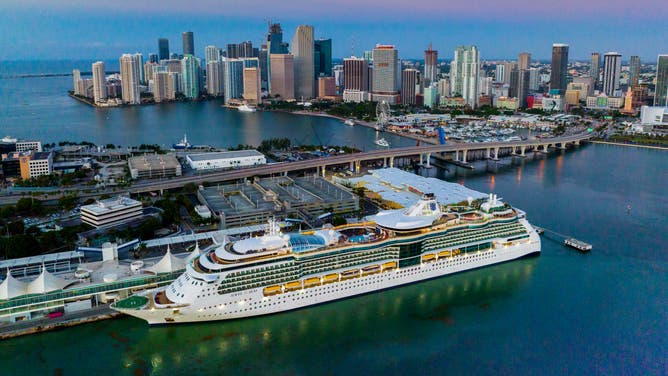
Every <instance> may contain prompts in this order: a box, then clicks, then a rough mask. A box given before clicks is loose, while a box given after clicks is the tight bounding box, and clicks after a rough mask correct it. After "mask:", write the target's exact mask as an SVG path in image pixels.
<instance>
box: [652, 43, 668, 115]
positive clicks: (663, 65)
mask: <svg viewBox="0 0 668 376" xmlns="http://www.w3.org/2000/svg"><path fill="white" fill-rule="evenodd" d="M654 105H655V106H666V107H668V55H659V60H658V62H657V65H656V90H655V92H654Z"/></svg>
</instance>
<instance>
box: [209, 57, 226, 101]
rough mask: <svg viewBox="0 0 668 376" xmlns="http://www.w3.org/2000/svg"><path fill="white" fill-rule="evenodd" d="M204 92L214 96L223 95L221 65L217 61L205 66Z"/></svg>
mask: <svg viewBox="0 0 668 376" xmlns="http://www.w3.org/2000/svg"><path fill="white" fill-rule="evenodd" d="M206 92H207V93H208V94H209V95H215V96H219V95H222V94H223V64H222V63H221V62H220V61H219V60H212V61H209V62H208V63H207V64H206Z"/></svg>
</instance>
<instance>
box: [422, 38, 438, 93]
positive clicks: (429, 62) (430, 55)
mask: <svg viewBox="0 0 668 376" xmlns="http://www.w3.org/2000/svg"><path fill="white" fill-rule="evenodd" d="M422 79H423V81H424V84H425V86H429V85H431V83H432V82H437V81H438V51H436V50H433V49H432V48H431V43H430V44H429V48H427V49H426V50H425V51H424V77H423V78H422Z"/></svg>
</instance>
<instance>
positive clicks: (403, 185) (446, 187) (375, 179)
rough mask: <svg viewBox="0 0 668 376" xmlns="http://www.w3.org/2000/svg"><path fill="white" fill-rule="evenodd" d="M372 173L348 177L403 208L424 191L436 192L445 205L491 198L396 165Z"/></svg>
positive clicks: (437, 199)
mask: <svg viewBox="0 0 668 376" xmlns="http://www.w3.org/2000/svg"><path fill="white" fill-rule="evenodd" d="M370 173H371V174H370V175H364V176H362V177H359V178H351V179H348V180H349V181H350V182H351V183H353V184H361V185H362V186H364V188H366V189H368V190H370V191H373V192H376V193H378V194H379V195H380V196H381V197H382V198H383V199H384V200H388V201H393V202H396V203H397V204H399V205H401V206H403V207H409V206H411V205H413V204H414V203H415V202H416V201H418V199H420V197H421V195H422V194H424V193H433V194H434V197H435V198H436V201H438V203H439V204H441V205H447V204H454V203H458V202H462V201H466V200H467V199H468V198H469V197H471V198H473V199H478V198H485V197H487V195H486V194H484V193H481V192H478V191H474V190H473V189H469V188H466V187H465V186H463V185H461V184H457V183H450V182H447V181H443V180H440V179H436V178H425V177H422V176H419V175H415V174H413V173H410V172H407V171H404V170H400V169H398V168H394V167H390V168H383V169H378V170H371V171H370ZM411 190H412V191H411Z"/></svg>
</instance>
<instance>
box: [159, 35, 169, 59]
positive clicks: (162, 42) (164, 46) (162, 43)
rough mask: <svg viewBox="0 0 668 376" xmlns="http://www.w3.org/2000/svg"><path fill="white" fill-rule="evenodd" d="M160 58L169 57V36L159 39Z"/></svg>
mask: <svg viewBox="0 0 668 376" xmlns="http://www.w3.org/2000/svg"><path fill="white" fill-rule="evenodd" d="M158 59H160V60H167V59H169V39H167V38H160V39H158Z"/></svg>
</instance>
